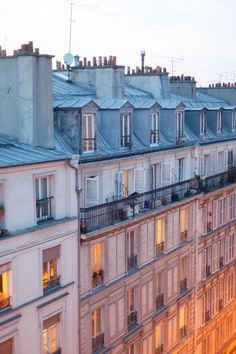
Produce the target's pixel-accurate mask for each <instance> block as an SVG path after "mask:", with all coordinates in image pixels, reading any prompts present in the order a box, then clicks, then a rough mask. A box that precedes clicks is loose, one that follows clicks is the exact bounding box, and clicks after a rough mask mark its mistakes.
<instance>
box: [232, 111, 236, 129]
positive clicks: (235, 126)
mask: <svg viewBox="0 0 236 354" xmlns="http://www.w3.org/2000/svg"><path fill="white" fill-rule="evenodd" d="M235 130H236V111H233V112H232V132H235Z"/></svg>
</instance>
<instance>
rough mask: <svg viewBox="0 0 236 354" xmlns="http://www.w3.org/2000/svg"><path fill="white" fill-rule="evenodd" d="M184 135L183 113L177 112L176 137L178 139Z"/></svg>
mask: <svg viewBox="0 0 236 354" xmlns="http://www.w3.org/2000/svg"><path fill="white" fill-rule="evenodd" d="M183 136H184V114H183V112H182V111H181V112H177V127H176V138H177V140H179V139H180V138H182V137H183Z"/></svg>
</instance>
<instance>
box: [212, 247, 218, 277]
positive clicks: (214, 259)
mask: <svg viewBox="0 0 236 354" xmlns="http://www.w3.org/2000/svg"><path fill="white" fill-rule="evenodd" d="M216 270H217V243H214V244H213V246H212V273H214V272H215V271H216Z"/></svg>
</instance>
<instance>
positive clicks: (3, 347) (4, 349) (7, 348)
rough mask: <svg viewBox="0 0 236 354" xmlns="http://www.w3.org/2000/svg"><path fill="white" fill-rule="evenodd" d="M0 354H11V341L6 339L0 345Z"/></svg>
mask: <svg viewBox="0 0 236 354" xmlns="http://www.w3.org/2000/svg"><path fill="white" fill-rule="evenodd" d="M0 353H2V354H13V339H12V338H11V339H8V340H6V341H5V342H2V343H0Z"/></svg>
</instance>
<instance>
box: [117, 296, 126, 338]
mask: <svg viewBox="0 0 236 354" xmlns="http://www.w3.org/2000/svg"><path fill="white" fill-rule="evenodd" d="M124 312H125V309H124V299H123V298H120V299H119V300H118V330H119V332H120V331H122V330H123V329H124V324H125V313H124Z"/></svg>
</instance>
